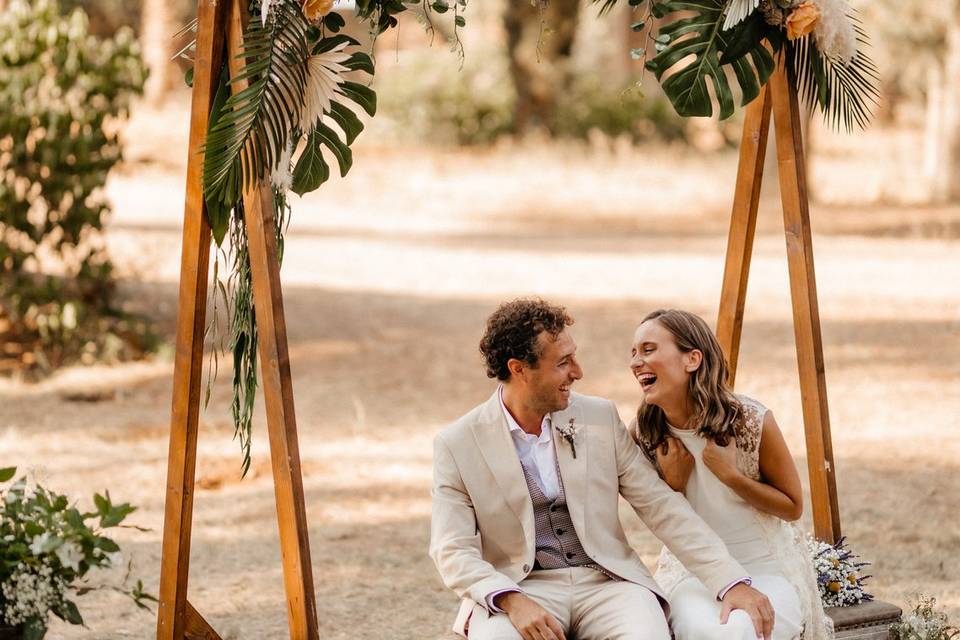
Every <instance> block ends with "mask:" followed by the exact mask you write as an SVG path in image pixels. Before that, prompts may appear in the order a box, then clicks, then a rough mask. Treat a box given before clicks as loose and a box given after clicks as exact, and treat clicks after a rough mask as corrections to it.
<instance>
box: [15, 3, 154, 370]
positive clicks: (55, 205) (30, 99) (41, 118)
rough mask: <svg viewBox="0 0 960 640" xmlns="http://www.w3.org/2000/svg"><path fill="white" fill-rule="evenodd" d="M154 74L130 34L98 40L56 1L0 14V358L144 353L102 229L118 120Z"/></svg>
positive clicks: (32, 361)
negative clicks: (123, 306)
mask: <svg viewBox="0 0 960 640" xmlns="http://www.w3.org/2000/svg"><path fill="white" fill-rule="evenodd" d="M145 77H146V68H145V67H144V65H143V62H142V60H141V57H140V52H139V47H138V45H137V42H136V40H135V39H134V37H133V34H132V32H131V31H130V30H129V29H120V30H119V31H117V33H116V34H115V35H114V36H113V37H111V38H106V39H101V38H96V37H94V36H91V35H90V34H89V32H88V22H87V18H86V15H85V14H84V13H83V11H82V10H80V9H74V10H73V11H72V12H71V13H70V14H69V15H62V14H61V12H60V9H59V5H58V3H57V2H56V0H12V2H11V3H10V5H9V6H8V7H7V9H6V10H5V11H3V12H2V13H0V342H2V343H3V349H4V353H2V354H0V361H2V360H3V359H4V356H6V359H7V360H8V363H9V360H10V359H13V360H16V361H18V362H19V363H20V364H23V365H27V366H31V365H32V366H39V367H44V366H45V367H48V368H49V367H54V366H57V365H59V364H63V363H66V362H69V361H72V360H75V359H78V358H82V357H84V354H86V355H87V359H89V357H100V356H103V355H108V356H109V355H115V356H120V355H122V353H123V352H124V351H125V350H128V347H130V346H132V348H134V349H135V350H137V351H139V350H140V349H142V348H144V347H145V346H146V345H140V344H136V343H137V340H133V341H132V342H131V340H130V338H131V337H132V336H136V335H139V334H142V333H143V332H142V331H141V329H142V327H140V326H139V325H138V324H137V323H136V322H135V321H133V320H131V319H129V318H123V317H122V315H121V314H119V313H118V312H117V311H116V309H114V307H113V304H112V300H113V293H114V287H113V285H112V279H111V271H112V268H111V264H110V261H109V258H108V257H107V254H106V250H105V246H104V243H103V241H102V238H101V236H100V233H99V232H100V231H101V230H102V228H103V225H104V221H105V219H106V216H107V214H108V213H109V203H108V202H107V199H106V195H105V193H104V185H105V183H106V179H107V173H108V172H109V171H110V169H111V168H112V167H113V166H114V165H115V164H116V163H117V162H118V161H119V160H120V158H121V148H120V140H119V138H118V127H117V124H118V121H119V119H120V118H123V117H125V116H126V114H127V112H128V109H129V103H130V99H131V98H132V97H133V96H134V95H136V94H138V93H140V92H141V91H142V88H143V82H144V79H145Z"/></svg>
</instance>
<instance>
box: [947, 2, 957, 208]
mask: <svg viewBox="0 0 960 640" xmlns="http://www.w3.org/2000/svg"><path fill="white" fill-rule="evenodd" d="M944 70H945V74H944V83H943V93H944V95H943V110H944V112H943V122H944V131H943V139H944V143H945V144H946V145H947V148H946V153H945V154H944V156H945V158H944V164H943V172H944V174H945V176H946V179H945V183H946V189H945V193H946V195H947V197H948V198H950V199H952V200H960V83H958V79H960V0H954V6H953V20H952V21H951V23H950V27H949V28H948V30H947V56H946V61H945V64H944Z"/></svg>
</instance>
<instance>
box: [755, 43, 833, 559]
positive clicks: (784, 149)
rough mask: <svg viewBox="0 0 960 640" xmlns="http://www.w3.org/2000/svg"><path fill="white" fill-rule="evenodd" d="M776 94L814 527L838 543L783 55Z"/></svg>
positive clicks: (805, 223)
mask: <svg viewBox="0 0 960 640" xmlns="http://www.w3.org/2000/svg"><path fill="white" fill-rule="evenodd" d="M770 93H771V96H772V99H773V119H774V130H775V135H776V143H777V162H778V168H779V173H780V198H781V201H782V204H783V224H784V230H785V232H786V241H787V261H788V263H789V267H790V294H791V300H792V302H793V328H794V334H795V337H796V343H797V345H796V346H797V365H798V368H799V372H800V396H801V402H802V405H803V424H804V431H805V433H806V441H807V468H808V471H809V474H810V497H811V502H812V503H813V504H812V507H813V524H814V532H815V534H816V536H817V537H818V538H820V539H821V540H826V541H828V542H836V541H837V540H838V539H839V538H840V535H841V533H840V510H839V505H838V502H837V484H836V475H835V474H836V469H835V467H834V463H833V445H832V442H831V437H830V413H829V410H828V407H827V384H826V376H825V374H824V365H823V340H822V337H821V334H820V310H819V306H818V302H817V282H816V276H815V273H814V268H813V240H812V234H811V230H810V210H809V201H808V198H807V176H806V169H805V164H804V161H803V138H802V134H801V128H800V106H799V102H798V99H797V89H796V81H795V78H794V77H793V76H792V69H788V68H786V67H785V65H784V64H783V61H782V58H781V62H780V66H779V67H778V69H777V71H776V72H775V73H774V75H773V77H772V78H771V79H770Z"/></svg>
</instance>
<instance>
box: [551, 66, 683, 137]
mask: <svg viewBox="0 0 960 640" xmlns="http://www.w3.org/2000/svg"><path fill="white" fill-rule="evenodd" d="M556 119H557V121H556V122H555V123H554V127H553V130H554V131H556V132H557V135H560V136H565V137H570V138H580V139H585V138H587V137H588V135H589V134H590V132H591V131H599V132H601V133H604V134H606V135H608V136H610V137H613V138H616V137H619V136H622V135H625V136H627V137H628V138H630V139H631V140H632V141H634V142H648V141H653V140H659V141H673V140H684V139H685V134H684V130H685V127H684V120H683V118H681V117H680V116H678V115H677V114H676V113H675V112H674V110H673V107H672V106H671V105H670V102H669V101H668V100H667V99H666V97H665V96H663V95H656V96H647V95H644V94H643V93H642V92H641V91H640V90H639V89H638V88H632V87H631V88H627V89H616V88H612V87H607V86H604V85H602V84H601V83H599V82H596V81H595V80H594V81H591V80H589V79H586V78H585V79H582V80H579V81H575V82H574V84H573V88H572V90H571V91H569V92H567V93H566V94H564V95H562V96H561V97H560V99H559V100H558V101H557V117H556Z"/></svg>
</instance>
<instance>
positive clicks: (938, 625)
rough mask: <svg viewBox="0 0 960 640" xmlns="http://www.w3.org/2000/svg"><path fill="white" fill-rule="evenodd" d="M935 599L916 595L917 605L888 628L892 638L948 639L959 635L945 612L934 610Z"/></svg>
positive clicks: (911, 639)
mask: <svg viewBox="0 0 960 640" xmlns="http://www.w3.org/2000/svg"><path fill="white" fill-rule="evenodd" d="M936 606H937V601H936V600H935V599H934V598H932V597H930V596H924V595H921V596H918V597H917V606H915V607H914V608H913V611H911V612H910V613H908V614H906V615H904V616H903V618H901V619H900V622H898V623H897V624H895V625H893V626H892V627H891V628H890V637H891V638H892V639H893V640H950V639H951V638H957V637H960V629H957V628H956V627H951V626H950V625H949V621H948V620H947V614H945V613H943V612H942V611H937V610H936Z"/></svg>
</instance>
